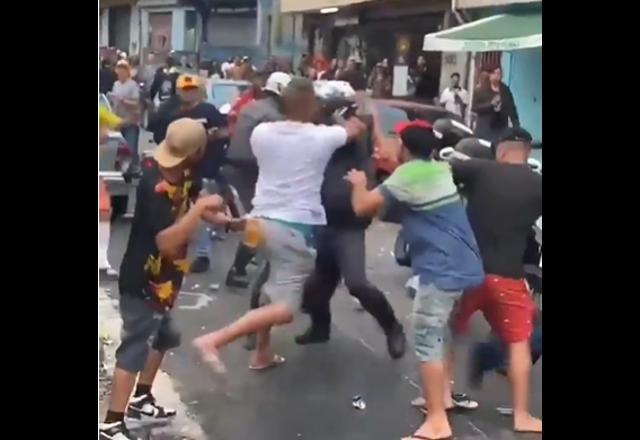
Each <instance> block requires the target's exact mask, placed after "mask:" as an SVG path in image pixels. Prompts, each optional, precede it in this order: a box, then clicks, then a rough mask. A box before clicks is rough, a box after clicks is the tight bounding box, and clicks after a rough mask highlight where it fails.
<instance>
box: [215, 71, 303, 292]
mask: <svg viewBox="0 0 640 440" xmlns="http://www.w3.org/2000/svg"><path fill="white" fill-rule="evenodd" d="M290 81H291V76H290V75H289V74H287V73H284V72H274V73H272V74H271V75H270V76H269V78H268V79H267V83H266V85H265V87H264V89H263V92H264V98H263V99H260V100H257V101H253V102H251V103H249V104H248V105H247V106H246V107H245V108H244V109H243V110H242V111H241V112H240V114H239V116H238V122H237V124H236V127H235V129H234V132H233V136H232V137H231V141H230V143H229V148H228V150H227V166H225V167H224V168H223V171H222V172H223V174H224V176H225V178H226V179H227V181H228V182H229V183H230V184H231V185H233V186H234V188H235V189H236V190H237V191H238V195H239V197H240V200H241V202H242V204H243V205H244V208H245V210H246V211H247V212H249V211H251V209H252V207H253V205H252V201H253V197H254V195H255V188H256V183H257V181H258V162H257V161H256V157H255V155H254V154H253V151H252V150H251V143H250V139H251V134H252V133H253V130H254V129H255V128H256V127H257V126H258V125H259V124H260V123H262V122H274V121H280V120H282V118H283V116H282V98H281V94H282V90H284V88H285V87H286V86H287V84H289V82H290ZM254 255H255V249H254V248H252V247H250V246H247V245H246V244H245V243H243V242H242V241H241V242H240V243H239V244H238V249H237V251H236V256H235V258H234V261H233V265H232V266H231V268H230V269H229V272H228V273H227V279H226V284H227V286H233V287H247V286H248V285H249V280H248V278H247V265H248V264H249V262H250V261H251V259H252V258H253V256H254Z"/></svg>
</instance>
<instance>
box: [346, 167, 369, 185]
mask: <svg viewBox="0 0 640 440" xmlns="http://www.w3.org/2000/svg"><path fill="white" fill-rule="evenodd" d="M344 178H345V179H346V180H348V181H349V182H351V184H352V185H353V186H354V188H356V187H364V188H366V187H367V175H366V174H365V173H364V171H359V170H355V169H352V170H351V171H349V172H348V173H347V175H346V176H344Z"/></svg>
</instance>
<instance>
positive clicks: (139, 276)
mask: <svg viewBox="0 0 640 440" xmlns="http://www.w3.org/2000/svg"><path fill="white" fill-rule="evenodd" d="M206 142H207V133H206V131H205V129H204V127H203V125H202V124H199V123H197V122H195V121H194V120H193V119H188V118H183V119H179V120H177V121H175V122H173V123H172V124H171V125H170V126H169V128H168V130H167V137H166V139H165V141H164V142H162V143H161V144H160V145H159V146H158V147H157V148H156V150H155V152H154V159H155V161H154V163H153V165H152V166H151V167H149V168H145V169H144V172H143V175H142V179H141V180H140V183H139V186H138V189H137V199H136V200H137V202H136V209H135V214H134V218H133V223H132V226H131V234H130V236H129V242H128V243H127V249H126V251H125V254H124V258H123V260H122V265H121V267H120V280H119V290H120V314H121V316H122V332H121V334H122V341H121V343H120V346H119V347H118V349H117V351H116V369H115V372H114V375H113V384H112V389H111V400H110V403H109V410H108V411H107V415H106V418H105V421H104V423H103V424H101V425H100V438H108V439H116V438H117V439H120V440H126V439H135V438H137V437H135V436H133V435H131V434H130V433H129V431H128V429H127V427H126V425H125V422H124V418H125V411H127V417H128V418H130V419H134V420H139V421H163V420H169V419H171V418H172V417H173V416H175V411H174V410H170V409H167V408H164V407H162V406H160V405H158V404H156V401H155V399H154V397H153V395H152V394H151V386H152V384H153V381H154V379H155V375H156V373H157V371H158V368H159V366H160V363H161V362H162V359H163V357H164V353H165V352H166V351H167V350H169V349H171V348H173V347H176V346H178V345H179V343H180V334H179V333H178V332H177V330H176V329H175V328H174V326H173V323H172V320H171V315H170V311H171V309H172V308H173V306H174V304H175V301H176V297H177V295H178V292H179V291H180V286H181V285H182V280H183V277H184V274H185V273H186V272H187V271H188V268H189V264H188V263H187V261H186V257H187V246H188V243H189V240H190V238H191V237H192V236H193V235H194V234H195V233H196V231H197V230H198V226H199V224H200V222H201V220H205V221H208V222H210V223H222V224H224V223H227V222H228V217H227V216H226V214H225V213H224V212H222V211H221V210H222V209H223V207H224V203H223V200H222V198H221V197H220V196H217V195H210V196H205V197H200V198H198V195H199V182H198V180H197V179H193V168H194V167H195V166H196V164H197V163H198V161H200V159H201V158H202V156H203V154H204V146H205V144H206ZM136 379H137V388H136V390H135V394H134V397H133V398H131V401H130V402H129V397H130V396H131V392H132V391H133V388H134V384H135V383H136ZM127 406H128V408H127Z"/></svg>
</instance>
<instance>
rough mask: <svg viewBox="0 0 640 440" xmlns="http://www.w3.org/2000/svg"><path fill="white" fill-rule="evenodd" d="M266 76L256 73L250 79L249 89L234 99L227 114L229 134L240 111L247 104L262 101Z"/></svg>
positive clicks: (263, 73)
mask: <svg viewBox="0 0 640 440" xmlns="http://www.w3.org/2000/svg"><path fill="white" fill-rule="evenodd" d="M266 79H267V75H266V72H257V73H256V74H255V75H253V78H252V79H251V87H249V88H248V89H247V90H246V91H245V92H244V93H242V95H240V96H239V97H238V99H236V101H235V102H234V103H233V105H232V106H231V109H230V110H229V113H228V114H227V121H228V124H229V132H230V133H233V132H234V131H235V126H236V123H237V121H238V115H239V114H240V111H241V110H242V109H243V108H244V107H246V106H247V105H248V104H249V103H251V102H253V101H255V100H257V99H262V98H263V97H264V90H263V89H264V86H265V84H266Z"/></svg>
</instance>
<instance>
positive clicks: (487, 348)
mask: <svg viewBox="0 0 640 440" xmlns="http://www.w3.org/2000/svg"><path fill="white" fill-rule="evenodd" d="M530 342H531V363H532V364H535V363H536V362H537V360H538V359H539V358H540V356H542V327H535V328H534V330H533V334H532V335H531V339H530ZM474 354H475V355H476V356H478V358H479V361H480V365H481V369H482V372H489V371H492V370H506V369H507V351H506V347H505V346H504V345H503V344H502V343H501V342H500V340H499V339H498V338H497V337H495V335H492V338H491V339H490V340H489V341H487V342H480V343H478V344H476V345H475V347H474Z"/></svg>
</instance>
